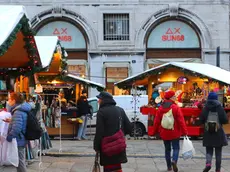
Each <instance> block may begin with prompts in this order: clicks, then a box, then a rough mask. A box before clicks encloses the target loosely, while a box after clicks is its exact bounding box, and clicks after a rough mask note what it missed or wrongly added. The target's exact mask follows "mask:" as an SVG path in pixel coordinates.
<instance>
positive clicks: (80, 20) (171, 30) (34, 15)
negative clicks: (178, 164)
mask: <svg viewBox="0 0 230 172" xmlns="http://www.w3.org/2000/svg"><path fill="white" fill-rule="evenodd" d="M0 2H1V4H14V5H15V4H20V5H24V6H25V7H26V10H27V13H28V16H29V18H30V19H31V23H32V26H33V27H34V29H35V31H36V32H37V34H38V35H57V36H59V38H60V40H61V42H62V45H63V46H64V47H65V48H66V49H67V50H68V54H69V57H68V65H69V71H70V72H72V73H75V74H78V75H80V76H83V77H86V78H87V79H90V80H92V81H96V82H99V83H102V84H105V85H106V86H107V88H108V91H110V92H111V93H113V94H124V92H123V91H122V90H119V89H118V88H113V83H114V82H116V81H118V80H120V79H123V78H126V77H128V76H131V75H134V74H137V73H139V72H142V71H144V70H146V69H148V68H151V67H153V66H157V65H159V64H162V63H165V62H168V61H187V62H204V63H209V64H213V65H216V47H218V46H220V67H222V68H224V69H226V70H229V68H230V64H229V61H230V60H229V53H230V48H229V46H230V45H229V43H230V39H229V36H230V35H229V33H230V30H229V25H230V22H229V1H228V0H193V1H191V0H180V1H176V0H161V1H158V0H75V1H73V0H65V1H60V0H55V1H54V0H33V1H28V0H11V1H10V3H9V1H6V0H0ZM95 94H97V91H96V90H95V89H90V96H95Z"/></svg>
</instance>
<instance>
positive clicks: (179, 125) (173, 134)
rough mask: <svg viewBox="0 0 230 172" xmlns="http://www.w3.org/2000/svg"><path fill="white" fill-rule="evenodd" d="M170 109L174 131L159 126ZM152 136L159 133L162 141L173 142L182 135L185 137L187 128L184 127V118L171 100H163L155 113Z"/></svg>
mask: <svg viewBox="0 0 230 172" xmlns="http://www.w3.org/2000/svg"><path fill="white" fill-rule="evenodd" d="M170 109H172V113H173V117H174V129H173V130H169V129H165V128H163V127H162V126H161V120H162V118H163V115H164V114H165V113H167V112H168V111H169V110H170ZM153 127H154V128H153V135H155V134H156V133H157V132H159V133H160V137H161V139H162V140H174V139H178V138H180V137H181V136H182V135H187V127H186V125H185V120H184V116H183V114H182V112H181V110H180V108H179V107H178V106H177V105H176V104H175V102H173V101H172V100H164V102H163V103H162V105H161V106H160V108H159V109H158V111H157V114H156V116H155V120H154V125H153Z"/></svg>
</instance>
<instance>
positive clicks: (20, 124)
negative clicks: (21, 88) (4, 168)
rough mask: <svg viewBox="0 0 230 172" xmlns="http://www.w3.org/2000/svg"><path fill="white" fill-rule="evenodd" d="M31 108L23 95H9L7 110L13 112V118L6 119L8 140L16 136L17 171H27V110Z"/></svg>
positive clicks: (13, 93) (10, 140)
mask: <svg viewBox="0 0 230 172" xmlns="http://www.w3.org/2000/svg"><path fill="white" fill-rule="evenodd" d="M30 110H31V105H30V104H29V103H27V102H24V99H23V95H21V94H20V93H15V92H12V93H10V94H9V96H8V102H7V111H8V112H10V113H11V115H12V118H11V119H6V120H5V121H6V122H9V129H8V135H7V138H6V140H7V141H8V142H12V139H13V138H16V140H17V144H18V156H19V165H18V167H17V172H26V171H27V170H26V162H25V147H26V144H27V140H26V139H25V137H24V133H26V124H27V112H29V111H30Z"/></svg>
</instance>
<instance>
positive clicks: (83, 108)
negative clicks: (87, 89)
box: [77, 96, 90, 117]
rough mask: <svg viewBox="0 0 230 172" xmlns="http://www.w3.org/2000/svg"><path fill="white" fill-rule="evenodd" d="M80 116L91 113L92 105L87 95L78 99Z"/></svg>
mask: <svg viewBox="0 0 230 172" xmlns="http://www.w3.org/2000/svg"><path fill="white" fill-rule="evenodd" d="M77 108H78V116H79V117H80V116H85V115H86V114H89V113H90V106H89V102H88V100H87V97H85V96H81V97H80V98H79V99H78V101H77Z"/></svg>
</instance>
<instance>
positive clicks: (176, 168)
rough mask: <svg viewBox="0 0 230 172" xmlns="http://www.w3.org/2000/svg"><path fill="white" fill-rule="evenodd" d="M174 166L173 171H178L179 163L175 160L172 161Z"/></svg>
mask: <svg viewBox="0 0 230 172" xmlns="http://www.w3.org/2000/svg"><path fill="white" fill-rule="evenodd" d="M172 166H173V171H174V172H178V167H177V164H176V163H175V162H172Z"/></svg>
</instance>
